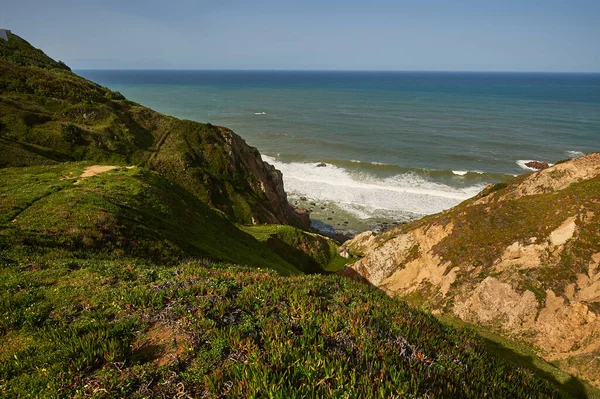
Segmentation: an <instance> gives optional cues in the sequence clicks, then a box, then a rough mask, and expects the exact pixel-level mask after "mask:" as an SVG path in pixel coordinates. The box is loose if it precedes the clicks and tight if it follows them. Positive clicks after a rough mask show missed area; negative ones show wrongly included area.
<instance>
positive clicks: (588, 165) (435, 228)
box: [340, 154, 600, 386]
mask: <svg viewBox="0 0 600 399" xmlns="http://www.w3.org/2000/svg"><path fill="white" fill-rule="evenodd" d="M340 251H343V252H344V253H348V254H350V255H354V256H359V257H361V259H360V260H358V261H357V262H355V263H354V264H352V265H350V266H349V267H348V270H346V271H345V274H346V275H349V276H353V277H355V278H364V279H365V280H367V281H368V282H369V283H371V284H373V285H375V286H377V287H379V288H381V289H382V290H384V291H385V292H387V293H388V294H389V295H392V296H401V297H404V298H406V299H407V300H409V301H410V302H412V303H413V304H416V305H421V306H425V307H427V308H429V309H431V310H432V311H433V312H435V313H452V314H454V315H455V316H458V317H460V318H461V319H463V320H465V321H467V322H470V323H474V324H478V325H481V326H485V327H487V328H491V329H495V330H497V331H498V332H499V333H501V334H504V335H506V336H508V337H509V338H511V339H515V340H519V341H523V342H527V343H529V344H531V345H534V346H535V347H537V348H539V349H540V350H541V353H540V354H541V355H542V356H543V357H544V358H546V359H547V360H550V361H553V362H555V363H556V364H559V365H561V366H562V367H564V368H565V370H567V371H569V372H570V373H573V374H576V375H578V376H579V377H581V378H583V379H586V380H588V381H589V382H591V383H592V384H595V385H597V386H600V378H599V376H600V362H599V361H594V359H598V356H599V355H600V316H599V313H600V154H590V155H587V156H584V157H582V158H578V159H574V160H571V161H567V162H565V163H561V164H558V165H555V166H553V167H550V168H548V169H544V170H542V171H539V172H535V173H533V174H529V175H523V176H519V177H517V178H515V179H513V180H511V181H508V182H506V183H502V184H498V185H495V186H489V187H486V189H485V190H484V191H483V192H482V193H480V194H479V195H478V196H476V197H475V198H472V199H470V200H467V201H465V202H463V203H462V204H460V205H458V206H457V207H455V208H452V209H450V210H448V211H445V212H442V213H440V214H437V215H433V216H431V217H427V218H424V219H422V220H419V221H416V222H413V223H411V224H408V225H404V226H399V227H395V228H393V229H391V230H388V231H386V232H384V233H382V234H379V235H374V234H372V233H370V232H367V233H363V234H361V235H359V236H357V237H356V238H354V239H353V240H350V241H348V242H346V243H345V244H344V245H343V247H342V248H341V249H340ZM590 359H592V361H590Z"/></svg>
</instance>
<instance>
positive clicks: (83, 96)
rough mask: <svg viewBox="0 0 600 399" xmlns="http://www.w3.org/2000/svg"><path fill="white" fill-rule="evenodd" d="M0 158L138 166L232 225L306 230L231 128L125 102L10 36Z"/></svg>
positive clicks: (4, 59)
mask: <svg viewBox="0 0 600 399" xmlns="http://www.w3.org/2000/svg"><path fill="white" fill-rule="evenodd" d="M0 153H1V154H2V157H0V167H11V166H30V165H51V164H58V163H61V162H65V161H94V162H96V163H107V164H114V165H123V166H125V165H132V164H134V165H137V166H143V167H147V168H150V169H152V170H156V171H157V172H159V173H160V174H162V175H163V176H165V177H167V178H169V179H171V180H173V181H175V182H177V183H178V184H180V185H181V186H183V187H184V188H186V189H187V190H189V191H191V192H192V193H193V194H194V195H196V196H197V197H198V198H200V199H201V200H202V201H204V202H206V203H207V204H208V205H210V206H212V207H215V208H217V209H220V210H222V211H223V212H225V213H226V214H227V215H228V216H229V217H230V218H232V219H233V220H234V221H237V222H240V223H245V224H249V223H285V224H292V225H295V226H299V227H304V228H308V226H309V221H308V218H307V216H306V215H305V214H304V213H302V212H297V211H296V210H295V209H294V208H293V207H292V206H291V205H290V204H289V203H288V201H287V197H286V194H285V191H284V189H283V181H282V178H281V173H280V172H279V171H277V170H276V169H274V168H273V167H272V166H271V165H269V164H267V163H266V162H263V161H262V159H261V156H260V154H259V152H258V151H257V150H256V149H255V148H253V147H250V146H249V145H247V144H246V142H245V141H244V140H243V139H242V138H241V137H239V136H238V135H236V134H235V133H233V132H232V131H230V130H228V129H225V128H222V127H217V126H212V125H210V124H202V123H197V122H192V121H183V120H179V119H176V118H173V117H170V116H166V115H163V114H160V113H158V112H155V111H153V110H150V109H148V108H145V107H143V106H140V105H138V104H135V103H133V102H131V101H128V100H126V99H125V98H124V97H123V96H122V95H121V94H120V93H117V92H112V91H110V90H109V89H106V88H104V87H101V86H99V85H97V84H95V83H93V82H90V81H88V80H86V79H83V78H81V77H79V76H77V75H76V74H74V73H72V72H71V71H70V70H69V68H68V67H67V66H66V65H64V63H62V62H56V61H54V60H52V59H50V58H49V57H47V56H46V55H45V54H44V53H43V52H42V51H41V50H38V49H35V48H33V47H32V46H31V45H30V44H29V43H27V42H26V41H25V40H23V39H21V38H20V37H18V36H17V35H14V34H13V35H11V36H10V39H9V40H8V42H7V41H4V40H2V41H0Z"/></svg>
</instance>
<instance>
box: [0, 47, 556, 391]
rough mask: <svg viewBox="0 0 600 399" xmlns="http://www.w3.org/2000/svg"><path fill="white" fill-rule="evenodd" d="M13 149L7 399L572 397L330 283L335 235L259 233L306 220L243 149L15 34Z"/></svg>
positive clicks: (6, 69) (420, 320) (2, 269)
mask: <svg viewBox="0 0 600 399" xmlns="http://www.w3.org/2000/svg"><path fill="white" fill-rule="evenodd" d="M0 154H1V157H0V168H2V169H0V183H1V184H0V306H1V307H2V309H3V313H2V315H0V395H1V396H3V397H9V398H12V397H99V398H100V397H115V398H116V397H180V398H183V397H188V398H191V397H211V398H225V397H274V398H275V397H279V398H294V397H339V398H348V397H353V398H354V397H364V398H372V397H382V398H383V397H386V398H387V397H444V398H445V397H457V398H463V397H474V398H475V397H477V398H478V397H484V396H489V397H495V398H502V397H506V398H520V397H522V398H535V397H540V398H542V397H543V398H547V397H560V396H561V395H562V394H561V392H559V391H557V390H556V387H554V386H553V385H551V384H550V383H548V382H547V381H546V380H544V379H540V378H538V377H537V376H536V375H534V374H532V372H531V371H529V370H526V369H522V368H519V367H515V366H514V364H512V363H509V362H506V361H504V360H502V359H500V358H499V357H495V356H493V355H491V354H490V352H489V351H488V350H487V349H486V346H485V342H484V341H483V340H482V339H481V338H480V337H478V336H477V335H476V334H475V333H473V332H472V331H470V330H464V329H461V328H459V329H454V328H451V327H448V326H445V325H444V324H441V323H440V322H438V321H437V320H436V319H435V318H434V317H432V316H430V315H427V314H425V313H422V312H420V311H416V310H413V309H411V308H409V307H408V306H407V305H406V304H405V303H404V302H401V301H399V300H397V299H392V298H388V297H387V296H385V294H384V293H382V292H380V291H378V290H374V289H372V287H369V286H367V285H362V284H359V283H355V282H353V281H351V280H349V279H345V278H343V277H340V276H331V275H329V276H327V275H324V274H327V272H332V271H335V270H338V269H339V268H341V267H343V264H344V263H345V262H346V260H345V259H342V258H341V257H340V256H339V255H338V254H337V252H336V251H335V249H336V245H335V243H334V242H333V241H331V240H329V239H327V238H325V237H321V236H319V235H316V234H313V233H309V232H306V231H302V230H300V229H297V228H295V227H293V226H290V225H286V226H281V225H277V224H264V225H253V226H247V225H244V224H253V222H268V223H277V222H279V223H290V224H299V225H300V224H302V221H301V220H300V219H299V216H298V215H297V214H296V213H295V212H294V211H293V209H291V208H290V207H289V204H287V201H286V199H285V192H284V191H283V187H282V184H281V175H280V174H279V173H278V172H277V171H275V170H274V169H273V168H272V167H270V166H269V165H268V164H265V163H263V162H262V160H261V159H260V154H258V152H257V151H256V149H253V148H251V147H249V146H247V145H246V144H245V143H244V142H243V140H242V139H241V138H240V137H238V136H236V135H235V134H233V133H232V132H230V131H229V130H227V129H224V128H220V127H214V126H211V125H205V124H200V123H196V122H190V121H181V120H177V119H175V118H171V117H167V116H164V115H161V114H159V113H156V112H154V111H152V110H149V109H147V108H144V107H142V106H140V105H137V104H134V103H132V102H130V101H127V100H126V99H125V98H124V97H123V96H122V95H120V94H119V93H115V92H112V91H110V90H108V89H106V88H103V87H101V86H98V85H96V84H94V83H92V82H89V81H87V80H85V79H82V78H80V77H78V76H77V75H75V74H73V73H71V72H70V71H69V69H68V68H67V67H66V66H65V65H64V64H62V63H57V62H54V61H53V60H51V59H50V58H48V57H47V56H45V55H44V54H43V53H42V52H41V51H39V50H36V49H34V48H33V47H31V46H30V45H29V44H28V43H27V42H25V41H24V40H22V39H20V38H19V37H18V36H16V35H12V36H11V37H10V40H9V41H8V42H5V41H2V40H0ZM96 164H102V165H96ZM304 222H305V221H304ZM233 264H236V265H233ZM240 265H242V266H240ZM313 272H321V273H323V275H309V276H305V275H303V274H304V273H313ZM281 275H284V276H287V277H282V276H281ZM567 396H568V395H567Z"/></svg>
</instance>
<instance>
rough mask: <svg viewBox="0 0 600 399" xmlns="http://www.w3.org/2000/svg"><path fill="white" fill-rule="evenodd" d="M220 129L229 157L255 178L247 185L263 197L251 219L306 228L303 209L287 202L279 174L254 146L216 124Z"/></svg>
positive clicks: (307, 218) (306, 218)
mask: <svg viewBox="0 0 600 399" xmlns="http://www.w3.org/2000/svg"><path fill="white" fill-rule="evenodd" d="M220 132H221V134H222V136H223V138H224V139H225V141H226V143H227V145H228V146H229V148H230V156H231V160H232V162H233V163H235V164H238V163H239V164H241V165H242V166H243V168H244V169H246V170H248V171H249V173H250V174H252V175H253V176H254V178H255V179H250V181H249V182H250V184H251V188H252V190H253V191H254V192H256V193H257V195H258V196H259V197H261V196H263V195H264V197H265V198H266V200H267V201H268V203H262V204H260V206H258V207H257V209H256V212H255V213H256V215H255V216H253V221H254V222H255V223H257V222H260V223H284V224H291V225H295V226H298V227H302V228H305V229H308V228H309V227H310V218H309V216H308V213H307V212H306V210H304V209H300V208H295V207H293V206H292V205H290V204H289V202H288V199H287V194H286V192H285V189H284V186H283V174H282V173H281V171H279V170H278V169H276V168H275V167H274V166H273V165H271V164H269V163H268V162H265V161H263V160H262V157H261V155H260V153H259V152H258V150H257V149H256V148H255V147H251V146H249V145H248V144H247V143H246V141H245V140H244V139H243V138H241V137H240V136H238V135H237V134H235V133H234V132H232V131H231V130H229V129H224V128H220Z"/></svg>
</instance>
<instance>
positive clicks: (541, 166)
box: [525, 161, 550, 170]
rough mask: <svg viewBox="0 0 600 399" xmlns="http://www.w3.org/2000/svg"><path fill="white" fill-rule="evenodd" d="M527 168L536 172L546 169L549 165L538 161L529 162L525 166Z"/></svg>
mask: <svg viewBox="0 0 600 399" xmlns="http://www.w3.org/2000/svg"><path fill="white" fill-rule="evenodd" d="M525 166H527V167H528V168H533V169H537V170H543V169H548V168H549V167H550V165H549V164H548V162H540V161H530V162H527V163H526V164H525Z"/></svg>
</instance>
